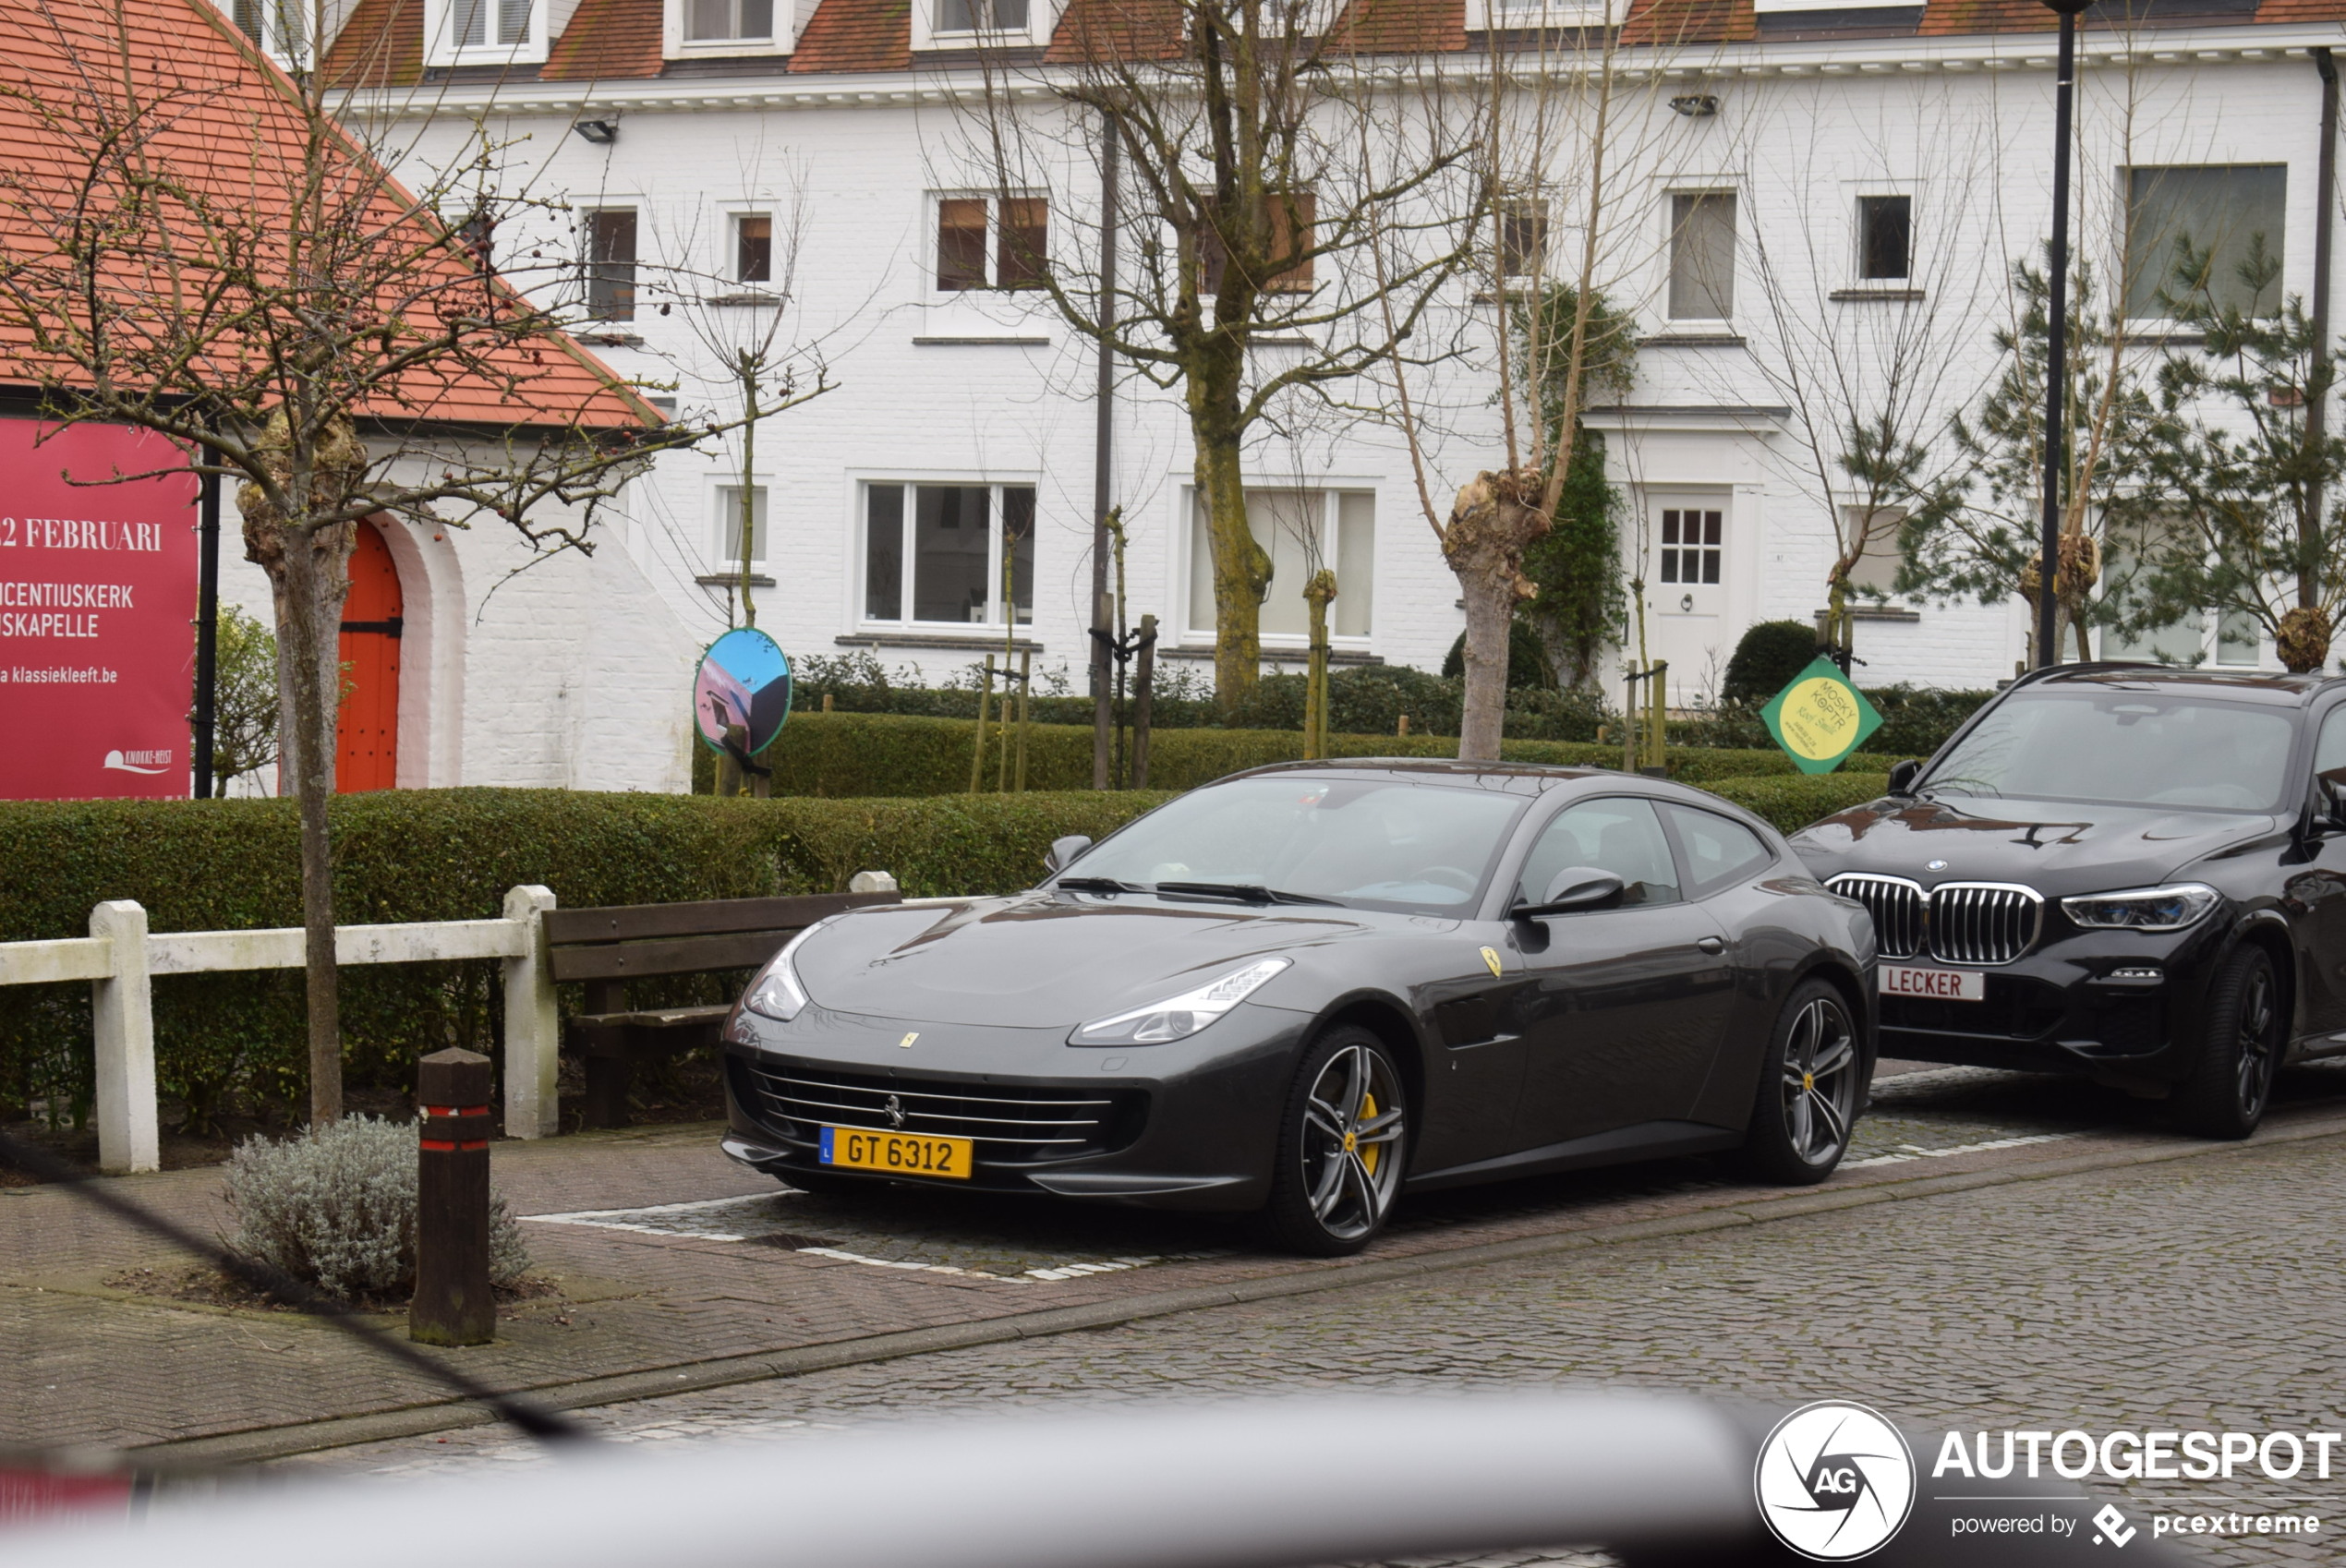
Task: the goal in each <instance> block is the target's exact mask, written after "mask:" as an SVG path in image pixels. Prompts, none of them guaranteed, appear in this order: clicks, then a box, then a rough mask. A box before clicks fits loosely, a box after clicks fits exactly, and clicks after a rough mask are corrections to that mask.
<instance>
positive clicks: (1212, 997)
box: [1067, 959, 1295, 1045]
mask: <svg viewBox="0 0 2346 1568" xmlns="http://www.w3.org/2000/svg"><path fill="white" fill-rule="evenodd" d="M1294 961H1295V960H1294V959H1256V960H1255V961H1254V962H1252V963H1251V964H1249V965H1247V966H1246V967H1245V968H1244V969H1234V970H1232V971H1230V972H1229V973H1227V974H1226V975H1223V976H1222V977H1221V978H1220V979H1218V980H1213V981H1209V982H1207V983H1205V984H1203V985H1201V986H1199V987H1198V988H1197V989H1196V990H1194V991H1184V992H1182V993H1181V994H1180V995H1178V996H1167V998H1165V1000H1163V1001H1162V1002H1152V1003H1150V1004H1149V1005H1148V1006H1147V1007H1135V1008H1133V1009H1132V1010H1131V1012H1128V1013H1119V1014H1117V1015H1116V1016H1115V1017H1114V1018H1105V1019H1097V1020H1095V1021H1094V1022H1092V1023H1087V1024H1085V1025H1083V1027H1082V1028H1081V1029H1079V1030H1077V1031H1075V1032H1074V1033H1073V1034H1070V1035H1069V1036H1068V1037H1067V1043H1069V1044H1070V1045H1162V1044H1164V1043H1166V1042H1167V1041H1168V1040H1185V1039H1187V1038H1189V1037H1190V1036H1191V1035H1192V1034H1195V1033H1196V1032H1197V1031H1199V1030H1201V1029H1203V1028H1204V1027H1205V1026H1206V1025H1207V1024H1209V1023H1212V1022H1213V1021H1214V1020H1215V1019H1218V1018H1220V1017H1221V1016H1222V1015H1223V1014H1224V1013H1227V1012H1228V1011H1229V1010H1230V1009H1231V1008H1232V1007H1237V1006H1238V1005H1239V1004H1240V1002H1243V1001H1245V1000H1246V999H1247V998H1248V997H1249V996H1252V995H1254V993H1255V992H1256V991H1258V990H1260V989H1262V987H1263V984H1264V982H1266V981H1268V980H1269V979H1270V978H1271V977H1272V976H1273V975H1275V974H1277V973H1278V972H1279V971H1281V970H1284V969H1286V968H1287V967H1288V965H1289V964H1291V963H1293V962H1294Z"/></svg>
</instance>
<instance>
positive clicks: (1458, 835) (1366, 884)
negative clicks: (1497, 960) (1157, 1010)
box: [1059, 775, 1525, 914]
mask: <svg viewBox="0 0 2346 1568" xmlns="http://www.w3.org/2000/svg"><path fill="white" fill-rule="evenodd" d="M1524 803H1525V802H1524V801H1523V798H1522V797H1521V796H1519V795H1513V794H1499V793H1494V792H1492V791H1489V790H1479V789H1472V788H1459V787H1456V786H1451V785H1441V784H1419V783H1403V782H1398V781H1396V780H1392V779H1384V778H1333V779H1331V778H1309V777H1301V778H1299V777H1296V776H1293V775H1286V776H1280V775H1274V776H1272V777H1269V778H1240V779H1234V780H1232V781H1231V782H1229V783H1227V784H1215V785H1212V786H1210V787H1208V788H1206V789H1203V790H1194V791H1192V792H1191V793H1190V794H1187V795H1184V796H1182V797H1181V798H1180V799H1179V800H1177V801H1174V802H1171V803H1170V804H1168V805H1166V806H1164V807H1162V808H1160V809H1158V810H1156V811H1155V812H1152V813H1150V814H1148V815H1147V816H1145V817H1143V818H1142V819H1141V820H1140V821H1138V822H1136V823H1134V824H1132V826H1130V827H1127V828H1125V829H1124V830H1123V831H1122V832H1120V833H1119V834H1117V835H1116V836H1115V837H1114V838H1110V839H1108V840H1107V841H1106V843H1103V844H1101V845H1099V846H1098V847H1097V848H1095V849H1093V850H1087V851H1086V852H1085V853H1084V854H1083V856H1082V858H1081V859H1080V860H1078V861H1077V862H1075V863H1074V864H1073V865H1072V866H1070V867H1069V868H1068V871H1067V874H1065V875H1064V876H1062V877H1061V878H1060V879H1059V880H1060V881H1061V882H1062V883H1064V884H1068V885H1071V886H1074V887H1090V886H1092V885H1094V884H1097V885H1100V886H1102V887H1105V886H1106V885H1108V884H1118V885H1121V886H1123V887H1131V888H1135V889H1139V888H1151V889H1158V890H1159V891H1161V892H1162V893H1163V894H1164V895H1165V896H1167V897H1176V898H1179V897H1191V896H1201V897H1211V896H1214V895H1213V894H1211V893H1208V892H1206V891H1204V890H1205V889H1209V888H1211V889H1221V890H1223V893H1224V895H1225V896H1232V897H1244V896H1247V895H1248V893H1250V892H1251V893H1252V894H1254V895H1256V896H1260V897H1264V898H1266V899H1274V900H1276V901H1281V902H1285V901H1296V902H1313V903H1318V902H1326V903H1338V904H1346V905H1355V906H1359V907H1361V908H1367V909H1380V908H1382V909H1392V910H1399V911H1408V912H1412V913H1419V912H1433V913H1444V914H1459V913H1463V912H1464V911H1465V910H1466V909H1467V907H1468V906H1469V905H1470V904H1471V903H1472V902H1473V900H1474V899H1475V898H1476V896H1477V895H1478V894H1480V893H1481V890H1482V886H1483V884H1484V883H1485V882H1486V881H1488V880H1489V878H1490V875H1491V870H1492V865H1493V862H1495V861H1496V860H1497V859H1498V856H1499V851H1500V849H1501V848H1502V847H1503V846H1504V845H1505V844H1506V838H1507V831H1508V829H1509V828H1511V827H1512V826H1514V825H1515V820H1516V818H1517V817H1518V815H1520V814H1522V812H1523V808H1524ZM1160 885H1162V887H1160Z"/></svg>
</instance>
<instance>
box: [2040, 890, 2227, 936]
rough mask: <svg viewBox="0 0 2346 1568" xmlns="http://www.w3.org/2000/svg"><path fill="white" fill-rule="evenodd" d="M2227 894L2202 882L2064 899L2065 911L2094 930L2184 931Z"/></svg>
mask: <svg viewBox="0 0 2346 1568" xmlns="http://www.w3.org/2000/svg"><path fill="white" fill-rule="evenodd" d="M2222 898H2223V895H2222V894H2220V893H2219V892H2217V891H2216V889H2214V888H2213V887H2207V885H2206V884H2204V883H2198V882H2178V883H2175V884H2173V885H2171V886H2170V887H2128V888H2125V889H2123V890H2122V891H2120V892H2116V893H2087V894H2085V895H2083V896H2082V897H2079V898H2075V899H2062V901H2061V912H2062V913H2063V914H2065V915H2067V916H2068V917H2069V918H2070V919H2071V920H2072V921H2074V922H2075V923H2077V924H2079V925H2082V926H2086V927H2087V928H2089V929H2092V930H2097V931H2101V930H2111V931H2181V930H2182V929H2183V927H2185V926H2187V925H2189V924H2191V923H2193V922H2194V921H2195V920H2197V919H2199V917H2200V916H2202V915H2204V914H2206V913H2207V911H2209V910H2212V909H2214V908H2215V907H2216V905H2217V903H2218V901H2219V899H2222Z"/></svg>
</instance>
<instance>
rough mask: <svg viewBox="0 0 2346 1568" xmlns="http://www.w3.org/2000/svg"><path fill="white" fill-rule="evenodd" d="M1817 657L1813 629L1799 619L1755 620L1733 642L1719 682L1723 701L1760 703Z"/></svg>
mask: <svg viewBox="0 0 2346 1568" xmlns="http://www.w3.org/2000/svg"><path fill="white" fill-rule="evenodd" d="M1815 657H1817V629H1816V628H1815V627H1814V626H1811V625H1809V624H1808V623H1807V622H1806V621H1759V622H1756V623H1755V624H1754V625H1753V626H1752V627H1751V629H1750V630H1749V631H1747V632H1746V633H1744V634H1743V637H1742V640H1741V641H1739V642H1737V643H1736V644H1735V657H1732V658H1730V659H1728V660H1727V673H1726V678H1725V679H1724V680H1723V681H1721V682H1720V683H1719V697H1720V700H1721V701H1723V702H1727V703H1739V704H1741V705H1743V706H1747V707H1764V706H1767V703H1768V700H1769V699H1770V698H1771V697H1773V696H1774V695H1775V694H1777V693H1778V692H1781V691H1783V690H1784V687H1786V686H1787V685H1790V684H1791V683H1792V678H1793V677H1794V676H1796V675H1797V674H1799V673H1800V672H1801V671H1802V670H1804V669H1808V665H1809V661H1811V660H1812V659H1814V658H1815Z"/></svg>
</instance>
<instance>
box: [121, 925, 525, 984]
mask: <svg viewBox="0 0 2346 1568" xmlns="http://www.w3.org/2000/svg"><path fill="white" fill-rule="evenodd" d="M526 940H527V937H526V933H525V931H524V929H523V927H522V925H521V924H520V923H518V922H516V921H510V920H432V921H412V922H405V923H396V924H384V925H345V926H338V927H336V928H335V931H334V961H335V962H336V963H342V964H417V963H431V962H435V961H438V960H441V959H517V958H520V957H521V956H522V951H523V946H522V945H523V943H524V942H525V941H526ZM305 951H306V949H305V947H304V945H303V939H302V931H301V928H300V927H299V926H276V927H272V928H269V929H265V930H259V931H166V932H162V933H159V934H158V935H153V936H150V937H148V938H147V969H148V972H150V973H151V974H204V973H211V972H216V971H222V970H255V969H299V968H301V967H302V963H303V961H304V953H305Z"/></svg>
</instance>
